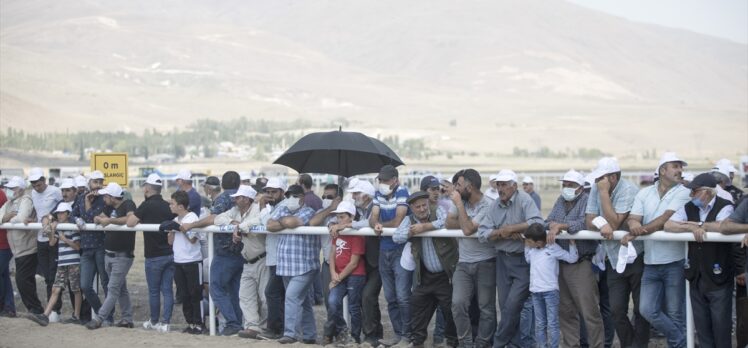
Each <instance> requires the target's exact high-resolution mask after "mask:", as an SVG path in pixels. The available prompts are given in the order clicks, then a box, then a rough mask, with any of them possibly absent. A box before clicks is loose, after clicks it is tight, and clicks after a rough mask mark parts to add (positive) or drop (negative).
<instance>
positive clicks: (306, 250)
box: [270, 206, 321, 277]
mask: <svg viewBox="0 0 748 348" xmlns="http://www.w3.org/2000/svg"><path fill="white" fill-rule="evenodd" d="M286 216H295V217H297V218H299V219H301V222H302V223H303V224H304V226H305V225H308V224H309V220H311V219H312V217H313V216H314V209H312V208H310V207H306V206H303V207H301V208H300V209H299V210H297V211H296V212H294V213H291V211H289V210H288V208H286V206H281V207H278V208H277V209H275V210H274V211H273V213H272V215H271V216H270V219H271V220H276V221H278V220H280V219H281V218H283V217H286ZM320 248H321V245H320V238H319V236H317V235H300V234H282V235H280V238H279V239H278V249H277V250H278V252H277V258H278V264H277V266H276V268H275V273H276V274H277V275H279V276H287V277H293V276H299V275H302V274H304V273H307V272H309V271H314V270H317V269H319V251H320Z"/></svg>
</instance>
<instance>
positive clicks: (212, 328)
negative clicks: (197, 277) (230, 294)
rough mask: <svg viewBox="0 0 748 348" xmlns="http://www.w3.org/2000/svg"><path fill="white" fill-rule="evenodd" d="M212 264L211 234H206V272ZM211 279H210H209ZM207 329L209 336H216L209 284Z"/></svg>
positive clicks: (214, 308) (213, 308)
mask: <svg viewBox="0 0 748 348" xmlns="http://www.w3.org/2000/svg"><path fill="white" fill-rule="evenodd" d="M212 263H213V233H208V272H210V266H211V264H212ZM210 279H212V277H210ZM208 321H210V323H208V328H210V335H211V336H215V335H216V304H215V303H213V296H211V295H210V283H209V284H208Z"/></svg>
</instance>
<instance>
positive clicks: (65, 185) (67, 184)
mask: <svg viewBox="0 0 748 348" xmlns="http://www.w3.org/2000/svg"><path fill="white" fill-rule="evenodd" d="M69 188H72V189H74V188H76V187H75V181H73V179H71V178H65V179H62V182H61V183H60V189H61V190H64V189H69Z"/></svg>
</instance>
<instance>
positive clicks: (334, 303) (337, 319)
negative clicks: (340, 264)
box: [325, 275, 366, 342]
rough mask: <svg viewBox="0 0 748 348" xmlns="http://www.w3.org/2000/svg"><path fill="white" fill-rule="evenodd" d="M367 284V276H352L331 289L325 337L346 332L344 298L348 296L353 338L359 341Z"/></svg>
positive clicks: (328, 299)
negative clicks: (365, 285) (362, 300)
mask: <svg viewBox="0 0 748 348" xmlns="http://www.w3.org/2000/svg"><path fill="white" fill-rule="evenodd" d="M365 283H366V276H362V275H350V276H348V277H346V278H345V279H343V281H342V282H341V283H340V284H338V285H336V286H335V287H334V288H332V289H330V296H329V297H328V298H327V305H328V309H327V323H325V336H327V337H331V336H336V335H338V334H340V333H341V332H342V331H343V330H345V328H346V324H345V319H344V318H343V297H345V296H348V312H349V313H350V314H351V337H353V338H354V339H355V340H356V342H358V341H359V339H360V337H361V293H362V291H363V290H364V284H365Z"/></svg>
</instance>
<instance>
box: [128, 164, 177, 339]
mask: <svg viewBox="0 0 748 348" xmlns="http://www.w3.org/2000/svg"><path fill="white" fill-rule="evenodd" d="M162 187H163V181H162V180H161V177H160V176H159V175H158V174H156V173H152V174H150V175H148V178H146V180H145V183H143V196H144V198H145V200H144V201H143V203H140V206H139V207H138V209H137V210H135V213H134V214H132V215H130V216H129V217H128V219H127V227H135V225H137V224H139V223H143V224H160V223H162V222H164V221H170V220H172V219H174V217H175V215H174V213H172V212H171V208H170V207H169V202H167V201H166V200H164V198H163V197H162V196H161V189H162ZM143 255H144V256H145V279H146V282H147V283H148V304H149V305H150V313H151V317H150V320H147V321H146V322H145V323H143V328H145V329H146V330H151V329H154V330H156V331H158V332H167V331H169V325H170V323H171V314H172V310H173V308H174V292H173V291H172V284H173V283H174V250H173V248H172V247H171V244H169V240H168V233H167V232H161V231H158V232H143ZM162 296H163V304H164V306H163V311H162V310H161V297H162Z"/></svg>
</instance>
